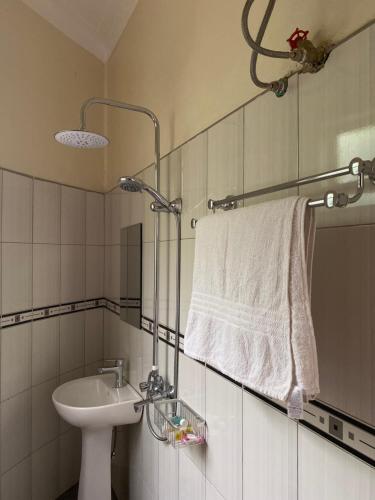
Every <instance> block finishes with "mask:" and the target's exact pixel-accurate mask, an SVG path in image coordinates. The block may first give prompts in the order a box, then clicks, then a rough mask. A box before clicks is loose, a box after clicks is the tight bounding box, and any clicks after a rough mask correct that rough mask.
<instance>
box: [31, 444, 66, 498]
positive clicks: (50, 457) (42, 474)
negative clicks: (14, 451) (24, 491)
mask: <svg viewBox="0 0 375 500" xmlns="http://www.w3.org/2000/svg"><path fill="white" fill-rule="evenodd" d="M58 491H59V441H58V440H57V439H56V440H55V441H52V443H49V444H48V445H46V446H43V448H40V450H38V451H36V452H35V453H34V454H33V455H32V500H52V499H54V498H57V496H58ZM28 495H30V491H28ZM27 498H28V499H30V497H27Z"/></svg>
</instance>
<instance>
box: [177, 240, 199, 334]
mask: <svg viewBox="0 0 375 500" xmlns="http://www.w3.org/2000/svg"><path fill="white" fill-rule="evenodd" d="M194 252H195V240H182V242H181V297H180V300H181V307H180V316H181V317H180V330H181V333H185V330H186V322H187V317H188V312H189V307H190V301H191V292H192V286H193V266H194Z"/></svg>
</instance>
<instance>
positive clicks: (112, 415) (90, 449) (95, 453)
mask: <svg viewBox="0 0 375 500" xmlns="http://www.w3.org/2000/svg"><path fill="white" fill-rule="evenodd" d="M114 381H115V377H114V375H113V374H106V375H95V376H93V377H85V378H79V379H76V380H72V381H70V382H66V383H65V384H63V385H60V387H58V388H57V389H56V390H55V391H54V393H53V394H52V401H53V403H54V405H55V408H56V410H57V413H58V414H59V415H60V417H61V418H63V419H64V420H65V421H66V422H68V423H69V424H71V425H74V426H76V427H80V428H81V429H82V460H81V473H80V478H79V490H78V500H111V442H112V429H113V427H114V426H117V425H126V424H134V423H136V422H139V420H140V419H141V416H142V414H141V412H139V413H136V412H135V411H134V403H136V402H138V401H141V400H142V398H141V396H139V395H138V393H137V392H136V391H135V390H134V389H133V387H132V386H131V385H129V384H126V385H124V387H121V388H119V389H116V388H114V387H113V386H114Z"/></svg>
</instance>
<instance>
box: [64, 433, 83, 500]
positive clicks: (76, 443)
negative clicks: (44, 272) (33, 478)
mask: <svg viewBox="0 0 375 500" xmlns="http://www.w3.org/2000/svg"><path fill="white" fill-rule="evenodd" d="M59 464H60V465H59V468H60V474H59V477H60V481H59V482H60V484H59V494H62V493H64V492H65V491H66V490H68V489H69V488H71V487H72V486H73V485H74V484H75V483H76V482H77V481H78V479H79V472H80V466H81V432H80V430H79V429H76V428H73V429H71V430H69V431H68V432H66V433H65V434H63V435H62V436H60V461H59Z"/></svg>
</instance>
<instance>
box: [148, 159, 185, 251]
mask: <svg viewBox="0 0 375 500" xmlns="http://www.w3.org/2000/svg"><path fill="white" fill-rule="evenodd" d="M160 192H161V194H162V195H163V196H164V197H165V198H166V199H167V200H168V201H172V200H174V199H175V198H180V197H181V150H180V149H177V150H176V151H172V153H170V154H169V155H168V156H166V157H165V158H163V159H162V160H161V162H160ZM149 198H150V197H149ZM152 201H153V199H152V198H150V202H152ZM175 239H176V224H175V218H174V216H173V215H172V214H170V213H161V214H160V240H161V241H163V240H175Z"/></svg>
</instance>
